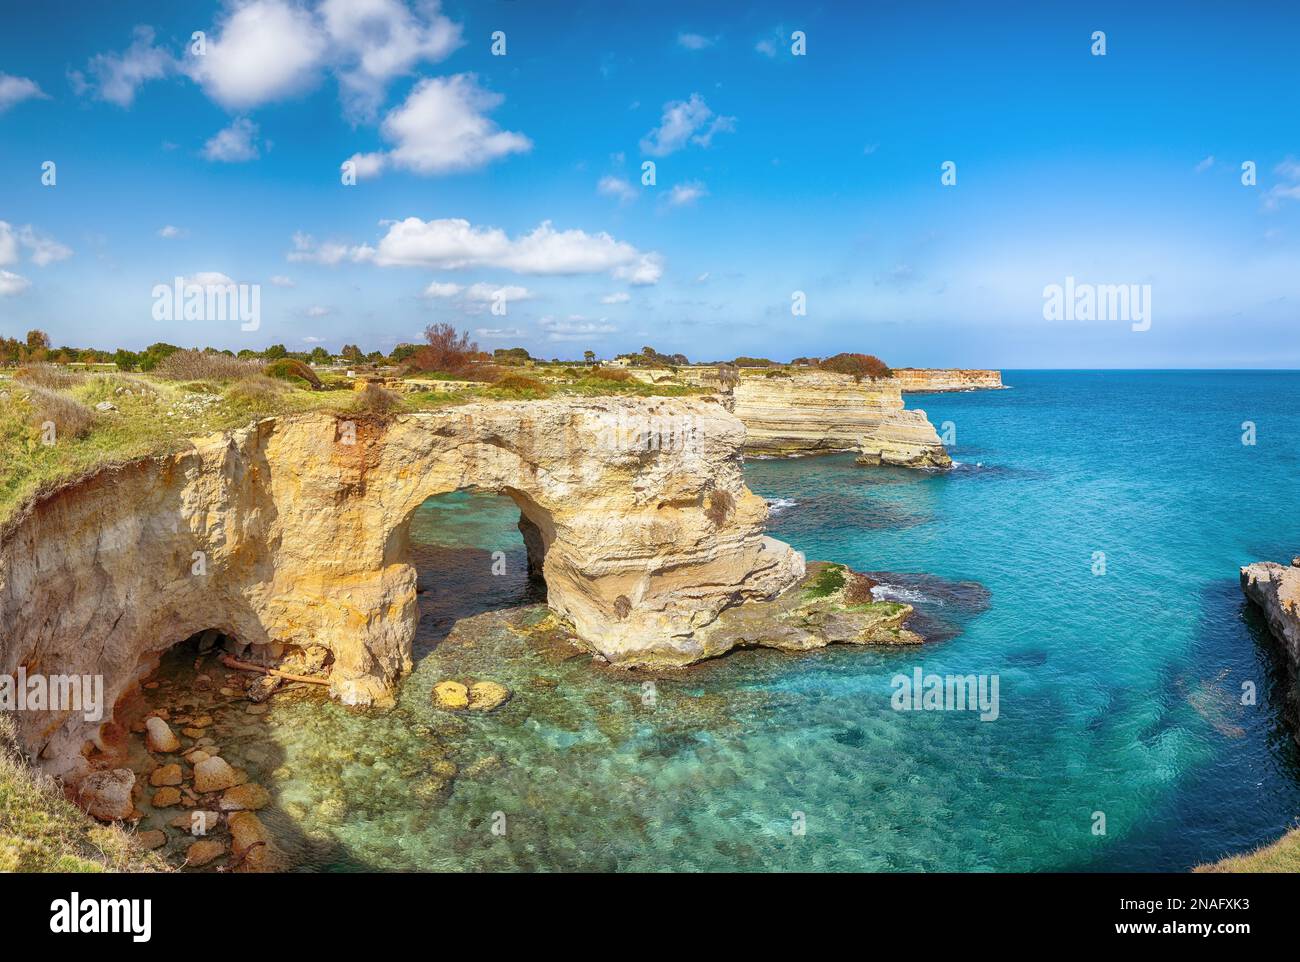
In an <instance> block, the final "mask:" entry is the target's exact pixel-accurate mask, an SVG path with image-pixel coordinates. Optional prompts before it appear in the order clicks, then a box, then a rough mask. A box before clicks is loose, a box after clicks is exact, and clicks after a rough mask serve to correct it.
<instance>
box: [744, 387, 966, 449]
mask: <svg viewBox="0 0 1300 962" xmlns="http://www.w3.org/2000/svg"><path fill="white" fill-rule="evenodd" d="M734 410H735V414H736V417H738V418H740V419H741V421H743V422H744V423H745V433H746V437H745V450H746V451H747V452H750V453H752V454H758V455H766V456H769V457H790V456H792V455H804V454H823V453H829V452H834V451H856V452H858V453H859V458H858V461H859V463H861V464H873V465H877V464H886V465H897V466H901V467H909V468H946V467H949V466H950V465H951V464H952V459H951V458H949V457H948V452H947V451H946V450H945V449H944V446H943V442H942V441H940V439H939V435H938V433H937V432H936V431H935V429H934V425H932V424H931V423H930V422H929V420H928V419H927V418H926V416H925V412H924V411H920V410H908V409H906V408H904V407H903V397H902V394H901V392H900V391H899V389H898V387H897V386H896V385H895V384H893V383H891V382H890V381H889V380H879V381H873V380H869V379H864V380H862V381H855V380H854V379H853V378H851V377H849V376H847V375H843V374H824V373H820V372H800V373H797V374H793V375H791V376H789V377H764V376H759V377H755V376H752V375H750V376H744V377H742V378H741V379H740V383H739V384H737V385H736V387H735V408H734Z"/></svg>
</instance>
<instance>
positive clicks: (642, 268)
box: [614, 253, 664, 287]
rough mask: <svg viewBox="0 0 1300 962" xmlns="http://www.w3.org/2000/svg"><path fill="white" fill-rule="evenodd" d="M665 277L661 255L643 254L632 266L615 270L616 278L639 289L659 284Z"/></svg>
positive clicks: (626, 265)
mask: <svg viewBox="0 0 1300 962" xmlns="http://www.w3.org/2000/svg"><path fill="white" fill-rule="evenodd" d="M663 275H664V259H663V257H662V256H660V255H659V254H654V253H651V254H642V255H641V256H640V257H638V258H637V259H636V260H635V261H634V262H632V263H631V264H624V265H623V266H621V267H616V268H614V276H615V277H617V278H618V279H619V280H621V281H627V282H628V283H629V284H632V285H635V286H637V287H644V286H646V285H647V284H658V283H659V278H661V277H663Z"/></svg>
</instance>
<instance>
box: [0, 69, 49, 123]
mask: <svg viewBox="0 0 1300 962" xmlns="http://www.w3.org/2000/svg"><path fill="white" fill-rule="evenodd" d="M49 99H50V98H49V95H48V94H46V93H44V92H43V91H42V90H41V88H40V86H39V85H38V84H37V83H36V81H35V80H29V79H28V78H27V77H15V76H13V75H12V74H7V73H4V72H3V71H0V114H2V113H4V112H5V111H6V110H8V109H9V108H10V107H12V106H13V105H14V104H18V103H22V102H23V101H24V100H49Z"/></svg>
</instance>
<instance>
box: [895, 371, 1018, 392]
mask: <svg viewBox="0 0 1300 962" xmlns="http://www.w3.org/2000/svg"><path fill="white" fill-rule="evenodd" d="M893 380H894V381H895V382H896V383H897V384H898V387H899V389H900V390H901V391H902V392H903V393H904V394H919V393H935V392H940V391H999V390H1002V389H1003V388H1005V387H1006V385H1005V384H1003V383H1002V372H1001V371H989V370H979V369H970V368H935V367H903V368H895V369H894V376H893Z"/></svg>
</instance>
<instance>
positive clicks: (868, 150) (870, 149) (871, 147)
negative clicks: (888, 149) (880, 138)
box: [862, 144, 880, 157]
mask: <svg viewBox="0 0 1300 962" xmlns="http://www.w3.org/2000/svg"><path fill="white" fill-rule="evenodd" d="M879 149H880V145H879V144H867V146H865V147H863V148H862V153H863V155H864V156H866V157H870V156H871V155H872V154H874V153H875V152H876V151H877V150H879Z"/></svg>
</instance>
